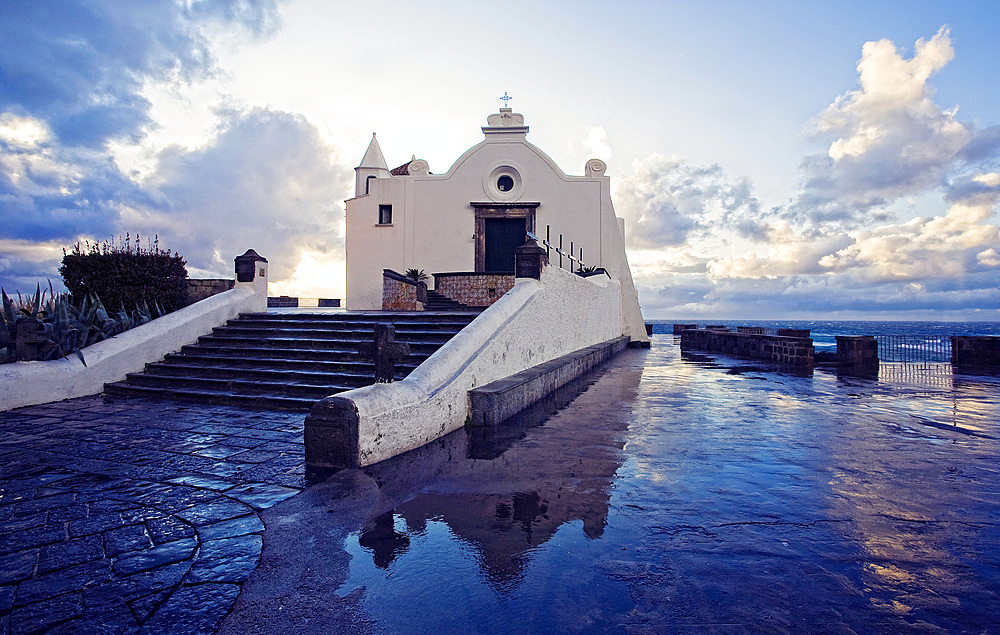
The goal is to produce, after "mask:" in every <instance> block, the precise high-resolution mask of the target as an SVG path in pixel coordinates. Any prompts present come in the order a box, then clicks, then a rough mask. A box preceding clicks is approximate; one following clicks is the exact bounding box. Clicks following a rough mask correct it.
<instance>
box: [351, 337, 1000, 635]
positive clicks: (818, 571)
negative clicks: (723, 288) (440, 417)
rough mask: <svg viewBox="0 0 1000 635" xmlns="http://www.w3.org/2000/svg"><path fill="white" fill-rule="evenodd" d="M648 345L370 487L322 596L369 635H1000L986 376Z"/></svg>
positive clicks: (996, 409)
mask: <svg viewBox="0 0 1000 635" xmlns="http://www.w3.org/2000/svg"><path fill="white" fill-rule="evenodd" d="M654 339H655V340H656V341H655V342H654V348H653V349H652V350H651V351H648V352H636V351H630V352H628V353H625V354H623V355H622V356H621V357H620V358H618V359H617V360H616V361H615V362H613V364H615V367H614V369H613V370H612V371H610V372H607V373H604V374H602V375H600V379H598V380H597V382H596V383H595V384H594V385H593V387H592V388H591V389H590V390H588V391H587V392H584V393H583V394H581V395H580V396H579V397H576V399H575V401H573V403H572V405H570V406H569V407H566V408H565V409H563V410H561V411H560V412H558V413H557V414H556V415H554V416H553V417H551V418H550V419H548V420H547V421H545V423H544V425H541V426H535V427H531V426H528V427H526V428H525V429H523V430H517V431H515V434H512V435H508V436H509V437H510V438H507V439H504V440H502V441H503V442H502V443H501V444H500V445H497V446H496V447H492V448H491V447H477V448H475V451H473V446H472V441H471V440H470V441H469V446H468V448H466V438H465V436H464V435H465V432H460V433H459V434H458V436H452V437H450V438H449V439H448V440H446V441H443V442H441V443H440V444H439V447H438V449H427V450H424V451H423V454H418V455H414V456H413V457H412V458H410V459H406V460H404V461H400V462H397V463H396V464H392V463H390V464H385V465H383V466H381V467H376V468H371V469H369V470H368V471H367V473H368V474H369V476H370V477H371V478H372V479H374V481H375V482H377V483H378V484H379V491H380V492H381V499H380V501H381V503H380V505H381V506H379V505H376V506H375V508H374V509H373V512H372V514H371V516H372V518H370V519H369V520H368V522H367V524H366V526H365V527H364V528H361V529H359V530H358V531H355V532H354V533H351V534H350V535H349V537H348V539H347V540H346V544H345V549H346V551H347V552H348V553H349V555H350V570H349V572H348V575H347V579H346V581H345V582H344V583H343V584H342V585H341V586H340V588H339V589H338V590H337V593H338V594H339V595H341V596H346V595H348V594H351V593H352V592H355V593H354V594H355V595H357V593H361V597H362V600H361V602H362V605H363V607H364V609H365V612H366V613H367V614H368V615H369V616H370V617H372V618H373V619H375V620H376V621H377V623H378V627H377V628H378V630H381V631H384V632H424V631H439V632H444V633H448V632H463V633H465V632H498V631H508V630H518V631H523V630H530V631H533V632H548V631H560V632H561V631H609V630H611V631H617V630H621V629H628V628H632V629H636V630H638V631H650V630H652V631H654V632H662V631H671V630H677V629H684V628H695V629H696V630H697V629H701V628H708V629H717V628H722V629H726V628H730V627H733V626H746V627H748V628H750V629H752V630H761V629H763V630H777V631H795V630H799V629H802V628H805V630H816V631H827V630H834V631H837V630H845V629H854V630H858V629H860V630H863V631H864V630H873V629H874V630H886V629H888V630H899V629H906V628H911V627H921V626H930V627H938V628H944V629H948V630H956V629H958V630H961V629H962V628H966V627H969V628H972V629H973V630H976V629H980V630H981V629H983V628H984V627H987V626H990V625H993V626H997V625H998V622H997V621H996V618H995V617H994V616H995V615H997V614H998V613H1000V559H998V557H997V556H996V555H994V552H995V547H996V546H997V545H998V544H1000V471H998V470H997V468H996V467H995V460H996V455H997V452H998V449H1000V441H998V439H997V437H1000V424H998V420H1000V380H997V379H996V378H992V379H991V378H975V377H968V376H961V375H954V376H952V375H951V374H948V375H947V377H946V378H945V380H943V381H941V382H938V383H935V382H933V381H930V382H926V381H925V382H920V381H914V380H913V378H912V377H908V376H906V372H908V371H905V370H903V371H899V372H896V371H892V372H889V373H886V374H879V375H878V376H876V377H873V378H867V379H866V378H859V377H852V376H840V375H837V374H835V373H832V372H825V371H824V372H820V371H817V372H815V373H813V374H811V375H810V374H806V375H794V374H786V373H781V372H773V371H766V370H762V369H760V368H755V367H753V366H752V365H744V364H743V363H742V362H732V361H731V360H730V361H720V360H712V359H708V360H704V359H703V360H681V359H680V355H679V351H678V350H677V348H676V347H675V346H673V345H671V343H670V338H669V336H668V337H659V336H658V337H656V338H654ZM591 381H593V380H591ZM494 441H495V440H494ZM487 445H488V442H487ZM472 456H476V457H481V458H479V459H473V458H467V457H472ZM406 461H409V462H406ZM359 590H360V591H359ZM987 630H988V629H987Z"/></svg>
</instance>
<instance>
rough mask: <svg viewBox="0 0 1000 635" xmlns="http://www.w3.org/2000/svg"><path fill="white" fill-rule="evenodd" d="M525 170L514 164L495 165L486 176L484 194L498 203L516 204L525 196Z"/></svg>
mask: <svg viewBox="0 0 1000 635" xmlns="http://www.w3.org/2000/svg"><path fill="white" fill-rule="evenodd" d="M522 171H523V170H522V169H521V167H520V166H519V165H517V164H516V163H512V162H503V163H497V164H494V165H493V167H492V168H491V169H490V170H489V171H488V172H487V173H486V174H485V175H484V178H483V192H484V193H485V194H486V196H487V197H489V198H490V199H491V200H493V201H496V202H498V203H499V202H514V201H517V200H519V199H520V198H521V196H523V195H524V189H525V188H524V179H522V178H521V172H522Z"/></svg>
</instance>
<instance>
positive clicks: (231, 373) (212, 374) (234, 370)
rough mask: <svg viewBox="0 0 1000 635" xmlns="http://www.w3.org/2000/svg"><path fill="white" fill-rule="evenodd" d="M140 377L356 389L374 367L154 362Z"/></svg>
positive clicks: (365, 382) (398, 376) (370, 377)
mask: <svg viewBox="0 0 1000 635" xmlns="http://www.w3.org/2000/svg"><path fill="white" fill-rule="evenodd" d="M397 371H398V372H397V373H396V379H397V380H399V379H403V378H404V377H406V374H407V371H406V370H405V369H402V368H398V367H397ZM143 374H147V375H157V376H161V377H184V378H188V379H195V378H205V379H239V380H253V381H260V382H270V383H287V382H292V383H297V384H315V385H319V386H325V385H329V384H330V382H331V381H335V382H336V383H338V384H342V385H350V386H353V387H355V388H357V387H359V386H367V385H368V384H370V383H372V380H373V379H374V377H375V367H374V364H372V365H371V369H369V370H367V371H366V370H365V369H356V370H340V371H338V372H335V373H330V372H323V371H315V370H286V369H272V368H255V367H251V368H248V367H246V366H230V365H225V366H222V365H214V366H206V365H198V364H186V363H184V364H181V363H166V362H157V363H155V364H146V370H145V371H144V372H143Z"/></svg>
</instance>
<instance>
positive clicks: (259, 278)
mask: <svg viewBox="0 0 1000 635" xmlns="http://www.w3.org/2000/svg"><path fill="white" fill-rule="evenodd" d="M234 260H235V261H236V285H237V286H238V287H239V286H245V285H253V287H252V288H253V290H254V293H255V294H256V295H257V296H258V299H259V302H258V303H257V310H258V311H261V312H264V311H267V258H264V257H263V256H261V255H259V254H258V253H257V252H256V251H254V250H253V249H247V250H246V253H244V254H243V255H242V256H236V258H234Z"/></svg>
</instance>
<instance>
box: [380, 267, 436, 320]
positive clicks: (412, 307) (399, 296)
mask: <svg viewBox="0 0 1000 635" xmlns="http://www.w3.org/2000/svg"><path fill="white" fill-rule="evenodd" d="M425 302H427V285H425V284H424V283H423V282H414V281H413V280H412V279H410V278H407V277H406V276H403V275H401V274H398V273H396V272H395V271H392V270H390V269H386V270H384V271H383V272H382V310H383V311H423V310H424V303H425Z"/></svg>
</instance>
